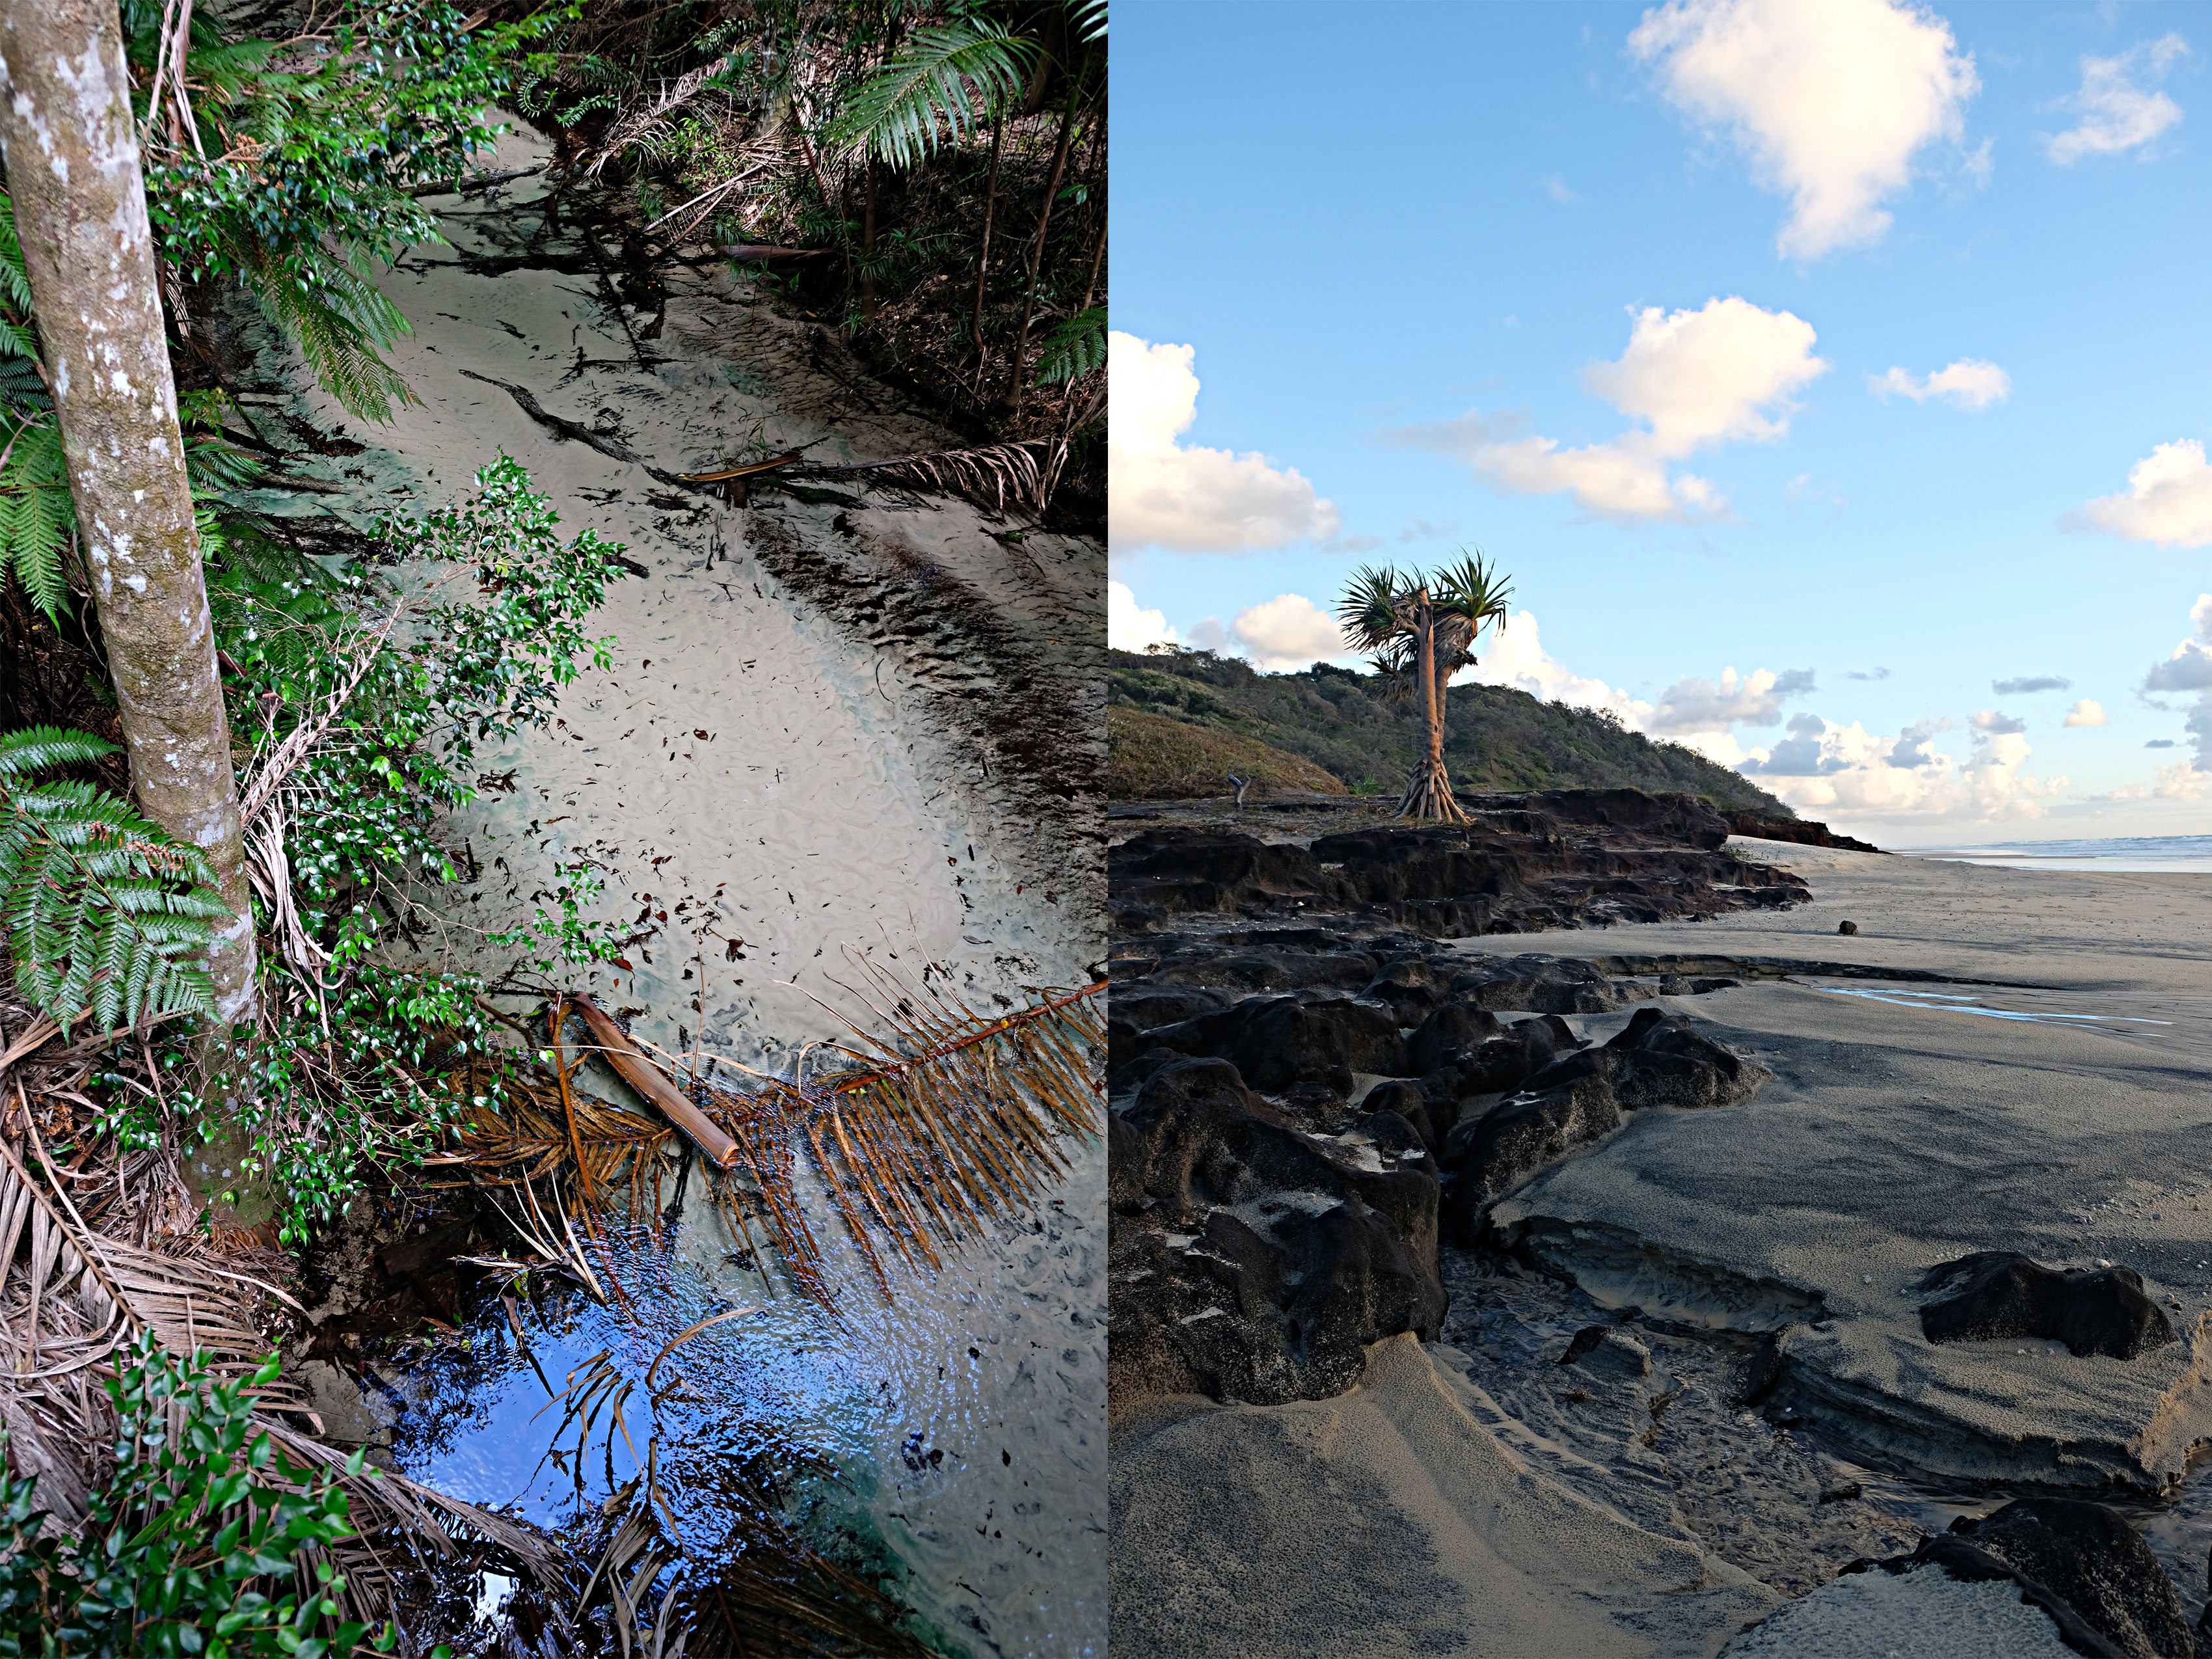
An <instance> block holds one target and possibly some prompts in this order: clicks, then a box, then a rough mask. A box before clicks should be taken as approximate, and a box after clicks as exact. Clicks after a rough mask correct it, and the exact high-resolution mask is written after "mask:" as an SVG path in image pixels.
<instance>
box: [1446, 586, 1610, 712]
mask: <svg viewBox="0 0 2212 1659" xmlns="http://www.w3.org/2000/svg"><path fill="white" fill-rule="evenodd" d="M1486 638H1487V648H1486V650H1485V652H1484V653H1483V656H1482V658H1481V660H1480V662H1479V663H1478V664H1477V665H1475V666H1474V667H1473V668H1468V669H1462V671H1460V672H1459V673H1457V674H1455V675H1454V676H1453V677H1452V678H1453V679H1454V680H1455V682H1460V683H1464V682H1466V681H1469V680H1479V681H1480V682H1481V683H1482V684H1485V685H1510V686H1511V687H1513V688H1514V689H1515V690H1520V691H1526V692H1527V693H1528V695H1529V696H1532V697H1535V698H1539V699H1541V701H1543V702H1565V703H1571V704H1573V705H1574V706H1575V707H1576V708H1603V709H1607V710H1609V711H1610V712H1611V713H1613V714H1617V715H1619V716H1620V720H1621V723H1622V724H1623V725H1625V726H1630V727H1632V728H1633V729H1634V730H1637V731H1639V732H1640V731H1642V730H1643V729H1644V722H1645V721H1646V720H1649V719H1650V717H1651V705H1650V703H1648V702H1638V700H1637V699H1635V698H1634V697H1632V696H1629V695H1628V693H1627V692H1626V691H1623V690H1620V689H1619V688H1618V687H1616V686H1611V685H1607V684H1606V683H1605V682H1604V681H1603V680H1600V679H1592V678H1588V677H1587V676H1584V675H1581V674H1577V673H1575V672H1574V671H1572V670H1571V669H1569V668H1567V667H1565V666H1564V665H1561V664H1559V663H1558V662H1555V661H1553V659H1552V655H1551V653H1549V652H1547V650H1545V649H1544V639H1543V634H1542V632H1541V629H1539V628H1538V627H1537V625H1536V618H1535V616H1534V613H1532V612H1530V611H1516V612H1515V613H1514V614H1513V617H1512V618H1511V620H1510V621H1509V622H1508V623H1506V624H1505V626H1504V627H1503V628H1501V629H1497V630H1496V631H1495V632H1493V633H1492V634H1490V635H1487V636H1486Z"/></svg>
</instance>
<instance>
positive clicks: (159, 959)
mask: <svg viewBox="0 0 2212 1659" xmlns="http://www.w3.org/2000/svg"><path fill="white" fill-rule="evenodd" d="M113 752H114V745H112V744H108V743H106V742H103V741H102V740H101V739H100V738H95V737H93V736H91V735H89V734H88V733H86V732H69V731H63V730H60V729H58V728H56V727H53V726H33V727H32V728H31V729H30V730H28V731H24V732H8V733H6V734H4V735H0V931H3V932H5V933H6V934H7V938H8V948H9V956H10V957H11V958H12V960H13V963H14V969H15V986H16V988H17V989H18V990H19V991H21V993H22V994H24V995H26V996H27V997H29V998H30V999H31V1000H32V1002H33V1004H34V1005H35V1006H37V1007H38V1009H39V1012H41V1013H43V1014H45V1015H46V1017H47V1018H50V1019H52V1020H54V1021H55V1022H56V1023H58V1024H59V1025H60V1026H61V1028H62V1030H63V1031H64V1034H66V1033H67V1032H68V1030H69V1029H70V1026H71V1025H72V1024H75V1023H76V1021H78V1020H80V1019H82V1018H84V1017H85V1016H86V1015H87V1014H88V1013H89V1014H90V1015H91V1016H92V1018H94V1020H95V1021H97V1022H98V1023H99V1024H100V1026H101V1027H103V1028H108V1029H112V1028H113V1027H114V1026H116V1025H118V1024H137V1022H138V1021H140V1020H142V1019H145V1018H154V1017H158V1016H160V1015H163V1014H171V1013H187V1012H190V1013H212V1012H215V990H214V987H213V985H212V984H211V983H210V981H209V979H208V975H207V973H206V971H205V969H203V968H202V967H201V966H200V965H199V958H200V957H203V956H204V954H205V952H206V951H207V950H208V948H209V946H210V945H212V944H213V942H214V939H215V925H216V923H218V922H222V921H228V919H229V917H230V914H231V913H230V909H229V907H228V906H227V905H225V904H224V903H223V902H222V896H220V895H219V894H217V893H216V892H215V891H214V890H213V888H212V884H213V882H214V879H215V877H214V872H213V871H212V870H210V868H209V866H208V862H207V859H206V857H205V855H204V854H202V853H201V852H200V850H199V849H198V848H195V847H191V846H188V845H186V844H185V843H183V842H178V841H175V840H173V839H172V838H171V837H170V836H167V834H166V833H164V832H163V830H162V829H161V827H160V826H159V825H158V824H155V823H150V822H149V821H148V820H147V819H145V818H143V817H140V816H139V815H138V813H137V811H134V810H132V808H131V804H130V803H129V802H128V801H125V800H122V799H118V797H116V796H114V795H112V794H110V793H108V792H107V791H106V790H104V789H101V788H100V787H97V786H95V785H93V784H89V783H77V782H71V781H61V782H49V783H43V784H40V785H37V786H36V787H9V786H8V783H7V780H11V779H22V778H26V777H27V776H28V775H31V774H33V773H37V772H40V771H42V770H45V769H49V768H52V767H55V766H70V765H81V764H82V763H86V762H88V761H94V760H97V759H99V758H100V757H102V756H103V755H108V754H112V753H113Z"/></svg>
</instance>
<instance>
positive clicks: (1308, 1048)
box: [1145, 995, 1408, 1096]
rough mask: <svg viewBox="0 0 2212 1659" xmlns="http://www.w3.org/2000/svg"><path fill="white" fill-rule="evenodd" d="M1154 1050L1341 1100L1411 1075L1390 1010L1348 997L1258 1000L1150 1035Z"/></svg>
mask: <svg viewBox="0 0 2212 1659" xmlns="http://www.w3.org/2000/svg"><path fill="white" fill-rule="evenodd" d="M1145 1041H1146V1043H1147V1044H1148V1045H1150V1046H1153V1047H1158V1048H1174V1049H1177V1050H1180V1051H1181V1052H1182V1053H1183V1054H1210V1055H1213V1056H1217V1057H1218V1058H1219V1059H1222V1060H1228V1061H1230V1062H1231V1063H1232V1064H1233V1065H1234V1066H1236V1067H1237V1070H1238V1071H1239V1072H1241V1073H1243V1076H1244V1079H1245V1080H1246V1081H1247V1082H1249V1084H1250V1085H1252V1086H1253V1087H1254V1088H1255V1089H1258V1090H1260V1091H1262V1092H1264V1093H1267V1094H1275V1093H1279V1092H1281V1091H1285V1090H1287V1089H1289V1088H1290V1087H1291V1085H1293V1084H1297V1083H1307V1084H1313V1085H1319V1086H1320V1087H1322V1089H1324V1090H1327V1091H1329V1092H1331V1093H1334V1094H1335V1095H1338V1096H1343V1095H1347V1094H1349V1093H1351V1091H1352V1073H1354V1072H1369V1073H1376V1074H1378V1075H1381V1076H1383V1077H1404V1076H1407V1075H1408V1073H1407V1062H1406V1042H1405V1039H1404V1038H1403V1037H1402V1036H1400V1035H1399V1032H1398V1026H1397V1023H1396V1022H1395V1020H1393V1019H1392V1018H1391V1017H1390V1014H1389V1011H1388V1010H1387V1009H1384V1008H1382V1007H1379V1006H1376V1004H1374V1003H1371V1002H1356V1001H1353V1000H1352V999H1350V998H1348V997H1328V996H1325V995H1309V996H1273V997H1252V998H1248V999H1247V1000H1244V1001H1243V1002H1240V1003H1237V1004H1236V1005H1235V1006H1232V1007H1229V1008H1225V1009H1223V1010H1222V1011H1221V1012H1218V1013H1212V1014H1201V1015H1200V1016H1199V1017H1198V1018H1195V1019H1189V1020H1185V1021H1183V1022H1182V1023H1181V1024H1176V1025H1166V1026H1162V1027H1160V1028H1159V1029H1158V1030H1153V1031H1148V1032H1146V1035H1145Z"/></svg>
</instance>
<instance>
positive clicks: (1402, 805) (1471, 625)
mask: <svg viewBox="0 0 2212 1659" xmlns="http://www.w3.org/2000/svg"><path fill="white" fill-rule="evenodd" d="M1511 592H1512V585H1511V584H1510V583H1509V582H1507V581H1506V580H1504V578H1503V577H1502V576H1501V575H1500V574H1498V571H1497V570H1495V569H1494V568H1492V567H1491V566H1490V565H1489V564H1488V563H1486V562H1485V561H1484V559H1483V557H1482V556H1481V555H1480V554H1479V553H1478V554H1470V555H1468V556H1466V557H1463V558H1462V559H1461V560H1460V562H1458V563H1457V564H1451V565H1445V566H1443V568H1440V569H1437V570H1435V571H1422V570H1418V569H1415V570H1404V571H1401V570H1398V569H1395V568H1393V567H1391V566H1389V565H1382V566H1366V567H1363V568H1361V569H1360V570H1359V571H1358V573H1357V574H1354V575H1353V577H1352V580H1351V581H1350V582H1349V583H1348V584H1346V587H1345V590H1344V598H1343V599H1342V600H1341V601H1340V603H1339V604H1338V605H1337V610H1336V614H1337V618H1338V620H1339V622H1340V623H1341V624H1342V626H1343V630H1344V637H1345V640H1346V643H1348V644H1350V645H1351V646H1352V648H1353V649H1355V650H1359V651H1370V652H1373V653H1375V654H1374V657H1373V659H1372V661H1373V665H1374V667H1375V671H1376V673H1378V674H1380V675H1381V676H1382V677H1383V691H1384V696H1385V697H1386V699H1387V700H1388V701H1389V702H1407V701H1413V702H1416V703H1417V704H1418V706H1419V710H1420V714H1421V737H1422V743H1421V756H1420V758H1419V760H1418V761H1416V762H1415V763H1414V766H1413V775H1411V776H1410V777H1408V778H1407V780H1406V793H1404V794H1403V795H1402V796H1401V797H1400V798H1399V801H1398V816H1399V817H1409V818H1437V819H1441V820H1442V821H1443V822H1444V823H1459V822H1462V821H1463V820H1464V819H1465V818H1466V816H1467V815H1466V814H1465V813H1464V812H1462V811H1460V809H1459V804H1458V803H1457V802H1456V801H1455V800H1454V799H1452V788H1451V778H1450V776H1449V775H1448V774H1447V773H1446V771H1445V769H1444V687H1445V685H1446V684H1447V683H1448V682H1449V680H1450V678H1451V677H1452V676H1453V675H1454V674H1456V673H1457V672H1458V671H1460V670H1461V669H1462V668H1471V667H1473V666H1474V662H1475V656H1474V642H1475V641H1476V639H1477V638H1478V637H1479V636H1480V635H1481V632H1482V630H1483V629H1484V628H1486V627H1495V628H1503V627H1504V626H1505V602H1506V599H1508V597H1509V596H1510V594H1511Z"/></svg>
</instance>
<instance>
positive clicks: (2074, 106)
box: [2048, 34, 2189, 167]
mask: <svg viewBox="0 0 2212 1659" xmlns="http://www.w3.org/2000/svg"><path fill="white" fill-rule="evenodd" d="M2188 56H2189V43H2188V42H2187V41H2185V40H2183V39H2182V38H2181V37H2180V36H2179V35H2178V34H2169V35H2167V36H2166V37H2165V38H2164V39H2163V40H2146V41H2144V42H2143V43H2142V45H2141V46H2136V47H2135V48H2134V49H2132V50H2131V51H2128V52H2122V53H2121V54H2120V55H2119V56H2118V57H2117V58H2083V59H2082V60H2081V90H2080V91H2079V92H2075V93H2073V94H2069V95H2068V96H2067V97H2064V98H2062V99H2060V100H2057V107H2058V108H2060V109H2069V110H2075V111H2078V112H2080V114H2081V119H2080V120H2079V121H2078V122H2076V123H2075V125H2072V126H2070V127H2069V128H2068V129H2067V130H2066V131H2063V132H2062V133H2060V134H2059V135H2058V136H2057V137H2055V138H2053V139H2051V141H2050V143H2049V145H2048V150H2049V154H2050V156H2051V160H2052V161H2056V162H2057V163H2058V165H2059V166H2061V167H2071V166H2072V165H2073V164H2074V163H2075V162H2076V161H2080V160H2081V158H2082V157H2083V156H2085V155H2119V154H2120V153H2121V152H2122V151H2124V150H2130V149H2141V148H2143V147H2145V146H2148V144H2149V143H2151V142H2152V141H2153V140H2154V139H2155V138H2156V137H2158V136H2159V134H2160V133H2162V132H2164V131H2166V129H2167V128H2168V127H2171V126H2173V125H2176V124H2177V123H2179V121H2180V119H2181V106H2180V105H2179V104H2177V103H2175V102H2174V101H2173V100H2172V99H2171V98H2169V97H2167V96H2166V94H2164V93H2162V92H2154V91H2153V90H2151V88H2150V87H2149V86H2148V85H2146V84H2144V82H2158V81H2162V80H2164V79H2165V78H2166V71H2167V70H2169V69H2171V68H2172V67H2173V65H2174V64H2175V63H2176V62H2177V61H2178V60H2179V59H2180V58H2186V57H2188ZM2145 153H2146V156H2148V150H2146V152H2145Z"/></svg>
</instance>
